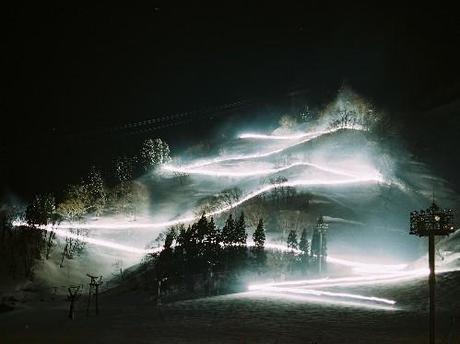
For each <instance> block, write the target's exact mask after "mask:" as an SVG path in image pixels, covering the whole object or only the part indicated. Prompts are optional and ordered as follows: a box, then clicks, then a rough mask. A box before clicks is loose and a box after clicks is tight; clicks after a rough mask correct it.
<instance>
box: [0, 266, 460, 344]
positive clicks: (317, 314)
mask: <svg viewBox="0 0 460 344" xmlns="http://www.w3.org/2000/svg"><path fill="white" fill-rule="evenodd" d="M459 282H460V272H451V273H446V274H442V275H439V276H438V290H437V293H438V301H439V302H438V340H439V341H438V343H460V298H459V297H458V295H459V291H460V283H459ZM426 284H427V283H426V281H425V279H419V280H416V281H412V282H405V283H404V284H392V285H391V284H390V285H388V284H385V285H380V286H366V287H353V288H350V287H348V288H347V289H346V291H347V292H353V293H360V294H367V295H378V296H379V297H384V298H389V299H394V300H396V301H397V304H396V305H395V309H393V310H374V309H368V308H362V307H356V306H343V305H333V304H323V303H319V302H317V301H305V300H301V299H298V298H294V297H292V296H282V295H273V294H267V293H259V292H247V293H241V294H233V295H226V296H218V297H211V298H205V299H198V300H189V301H181V302H175V303H170V304H166V305H162V306H156V305H155V304H154V302H153V301H151V300H150V298H149V296H148V294H146V293H145V292H143V291H130V292H128V293H124V294H122V295H119V296H116V295H102V296H101V299H100V303H101V314H100V315H99V316H95V315H92V316H90V317H86V316H85V312H84V310H85V304H86V300H85V299H84V298H82V299H81V300H80V303H79V304H78V313H77V319H76V320H74V321H71V320H68V319H67V318H66V316H67V303H66V302H65V301H64V299H63V298H62V297H59V298H57V299H55V300H54V301H51V300H49V299H45V300H44V301H36V302H32V303H24V304H21V305H20V306H18V307H17V308H16V309H15V310H13V311H10V312H4V313H0V343H81V342H85V343H341V344H342V343H426V342H427V334H428V332H427V321H428V314H427V295H428V291H427V286H426ZM329 290H333V289H329ZM334 291H340V289H337V288H336V289H335V290H334ZM452 319H455V323H454V324H452ZM449 337H450V340H451V342H449V341H448V340H449Z"/></svg>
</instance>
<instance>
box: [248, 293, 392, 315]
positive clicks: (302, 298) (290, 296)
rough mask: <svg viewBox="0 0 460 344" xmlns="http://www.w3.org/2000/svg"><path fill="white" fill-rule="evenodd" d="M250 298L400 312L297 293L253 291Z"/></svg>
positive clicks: (389, 306)
mask: <svg viewBox="0 0 460 344" xmlns="http://www.w3.org/2000/svg"><path fill="white" fill-rule="evenodd" d="M245 294H246V295H247V296H249V297H253V296H269V297H270V298H272V299H273V298H279V299H283V300H284V299H287V300H292V301H297V302H309V303H316V304H321V305H332V306H334V307H337V306H345V307H354V308H363V309H371V310H382V311H396V310H398V308H397V307H395V305H386V304H377V303H369V302H357V301H350V300H340V299H339V300H337V299H332V298H331V297H327V296H324V295H323V296H314V295H305V294H297V293H288V292H283V293H281V292H274V291H268V290H260V291H251V292H247V293H245Z"/></svg>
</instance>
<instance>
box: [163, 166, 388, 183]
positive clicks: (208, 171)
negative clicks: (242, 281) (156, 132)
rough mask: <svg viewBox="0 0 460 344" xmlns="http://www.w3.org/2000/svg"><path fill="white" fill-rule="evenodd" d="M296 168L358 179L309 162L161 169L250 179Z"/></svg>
mask: <svg viewBox="0 0 460 344" xmlns="http://www.w3.org/2000/svg"><path fill="white" fill-rule="evenodd" d="M297 166H306V167H313V168H316V169H318V170H320V171H323V172H328V173H333V174H337V175H341V176H346V177H350V178H359V176H357V175H356V174H351V173H347V172H344V171H340V170H337V169H332V168H329V167H324V166H321V165H318V164H314V163H310V162H295V163H292V164H289V165H286V166H283V167H279V168H265V169H264V168H262V169H254V168H247V170H246V171H242V172H241V171H238V172H232V171H216V170H212V169H208V168H187V167H177V166H173V165H168V166H164V167H163V169H164V170H165V171H168V172H178V173H186V174H199V175H206V176H212V177H251V176H261V175H268V174H274V173H279V172H283V171H286V170H288V169H291V168H294V167H297ZM239 170H241V169H239ZM368 176H372V177H374V178H378V179H382V180H383V178H382V176H381V175H380V174H379V173H378V172H374V173H373V174H369V175H368Z"/></svg>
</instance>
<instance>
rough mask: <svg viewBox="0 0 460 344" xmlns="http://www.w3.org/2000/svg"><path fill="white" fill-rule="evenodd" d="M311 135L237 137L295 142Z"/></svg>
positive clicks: (250, 135) (248, 135)
mask: <svg viewBox="0 0 460 344" xmlns="http://www.w3.org/2000/svg"><path fill="white" fill-rule="evenodd" d="M307 135H311V134H292V135H266V134H253V133H245V134H241V135H239V136H238V138H239V139H262V140H297V139H301V138H302V137H305V136H307Z"/></svg>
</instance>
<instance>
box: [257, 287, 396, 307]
mask: <svg viewBox="0 0 460 344" xmlns="http://www.w3.org/2000/svg"><path fill="white" fill-rule="evenodd" d="M262 291H272V292H282V293H283V292H285V293H293V294H306V295H314V296H331V297H338V298H345V299H356V300H363V301H372V302H377V303H386V304H388V305H394V304H395V303H396V301H394V300H389V299H383V298H379V297H375V296H365V295H359V294H350V293H335V292H331V291H322V290H315V289H296V288H278V287H267V288H264V289H262Z"/></svg>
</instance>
